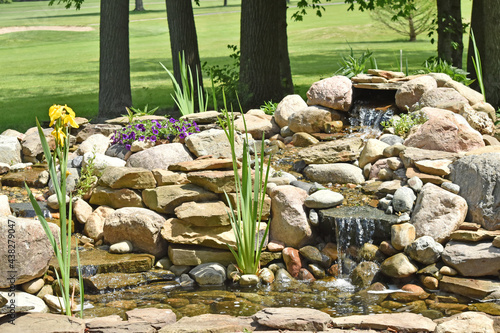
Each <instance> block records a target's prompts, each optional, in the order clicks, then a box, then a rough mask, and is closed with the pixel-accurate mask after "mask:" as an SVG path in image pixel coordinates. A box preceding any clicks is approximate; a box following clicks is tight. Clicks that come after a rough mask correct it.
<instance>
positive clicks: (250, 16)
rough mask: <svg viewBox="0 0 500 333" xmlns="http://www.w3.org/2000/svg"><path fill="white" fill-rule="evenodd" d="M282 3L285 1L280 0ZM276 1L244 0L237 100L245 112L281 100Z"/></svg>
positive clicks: (282, 93) (242, 4)
mask: <svg viewBox="0 0 500 333" xmlns="http://www.w3.org/2000/svg"><path fill="white" fill-rule="evenodd" d="M279 1H284V0H279ZM279 1H269V0H243V1H242V2H241V29H240V44H241V46H240V49H241V57H240V91H239V93H240V97H241V102H242V106H243V109H244V111H246V110H248V109H251V108H257V107H259V106H260V105H262V104H263V103H264V102H266V101H275V102H278V101H280V100H281V99H282V98H283V95H284V92H283V86H282V84H281V75H280V56H281V55H280V53H279V52H276V46H277V45H279V37H280V34H279V32H278V31H279V27H278V23H279V22H280V17H279V13H280V11H279V4H278V2H279Z"/></svg>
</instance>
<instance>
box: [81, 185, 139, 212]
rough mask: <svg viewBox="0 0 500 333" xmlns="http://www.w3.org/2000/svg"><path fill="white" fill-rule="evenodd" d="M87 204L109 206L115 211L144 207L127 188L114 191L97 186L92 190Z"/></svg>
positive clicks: (133, 192) (136, 196) (135, 194)
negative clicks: (123, 208) (124, 208)
mask: <svg viewBox="0 0 500 333" xmlns="http://www.w3.org/2000/svg"><path fill="white" fill-rule="evenodd" d="M89 202H90V203H91V204H92V205H98V206H110V207H113V208H115V209H117V208H122V207H144V205H143V203H142V199H141V196H140V195H139V194H137V192H135V191H134V190H130V189H128V188H122V189H119V190H114V189H111V188H109V187H104V186H97V187H95V188H94V189H93V190H92V195H91V197H90V201H89Z"/></svg>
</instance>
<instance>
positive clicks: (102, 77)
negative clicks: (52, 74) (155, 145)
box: [98, 0, 132, 118]
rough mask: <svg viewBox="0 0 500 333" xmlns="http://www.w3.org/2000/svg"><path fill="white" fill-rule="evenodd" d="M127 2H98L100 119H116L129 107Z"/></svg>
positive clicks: (130, 94) (130, 98)
mask: <svg viewBox="0 0 500 333" xmlns="http://www.w3.org/2000/svg"><path fill="white" fill-rule="evenodd" d="M128 16H129V2H128V0H114V1H101V21H100V28H99V37H100V38H99V113H98V117H99V118H109V117H117V116H120V115H121V114H123V113H125V112H126V110H125V107H130V106H131V105H132V93H131V90H130V56H129V35H128Z"/></svg>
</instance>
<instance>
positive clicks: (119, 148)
mask: <svg viewBox="0 0 500 333" xmlns="http://www.w3.org/2000/svg"><path fill="white" fill-rule="evenodd" d="M129 151H130V150H128V149H127V148H126V147H125V145H121V144H114V145H112V146H110V147H109V148H108V149H106V152H105V153H104V155H106V156H110V157H118V158H121V159H122V160H125V156H126V155H127V153H128V152H129Z"/></svg>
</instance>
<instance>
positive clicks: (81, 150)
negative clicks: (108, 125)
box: [77, 134, 111, 155]
mask: <svg viewBox="0 0 500 333" xmlns="http://www.w3.org/2000/svg"><path fill="white" fill-rule="evenodd" d="M110 143H111V140H110V139H109V137H107V136H105V135H102V134H94V135H91V136H89V137H88V138H87V139H85V141H83V142H82V143H81V144H80V146H79V147H78V150H77V153H78V155H85V154H86V153H99V154H104V153H106V150H107V149H108V147H109V145H110Z"/></svg>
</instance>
